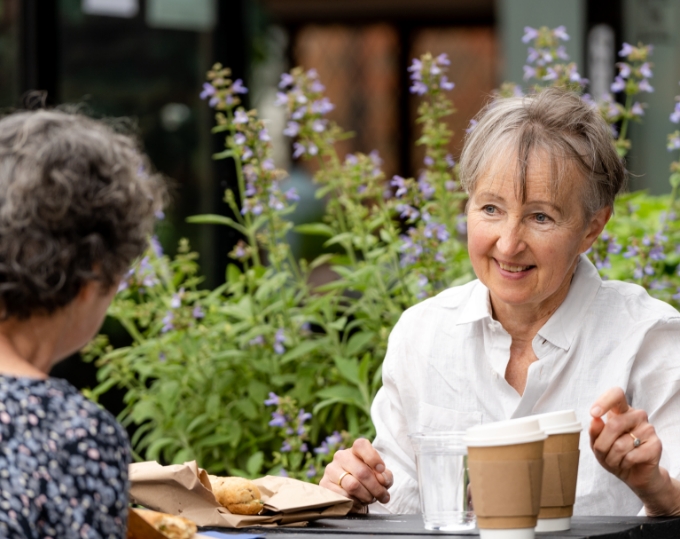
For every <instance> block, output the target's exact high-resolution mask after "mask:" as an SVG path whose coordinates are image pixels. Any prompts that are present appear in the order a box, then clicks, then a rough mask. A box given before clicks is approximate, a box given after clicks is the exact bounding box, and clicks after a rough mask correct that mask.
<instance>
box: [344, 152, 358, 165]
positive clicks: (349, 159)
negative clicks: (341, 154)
mask: <svg viewBox="0 0 680 539" xmlns="http://www.w3.org/2000/svg"><path fill="white" fill-rule="evenodd" d="M358 163H359V160H358V159H357V156H356V155H354V154H352V153H348V154H347V155H346V156H345V164H346V165H350V166H354V165H356V164H358Z"/></svg>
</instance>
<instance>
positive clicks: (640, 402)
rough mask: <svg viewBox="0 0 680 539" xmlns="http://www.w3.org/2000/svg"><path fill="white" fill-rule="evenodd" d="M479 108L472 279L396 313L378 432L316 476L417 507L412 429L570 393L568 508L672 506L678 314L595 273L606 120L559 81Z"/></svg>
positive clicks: (608, 171) (472, 185) (615, 510)
mask: <svg viewBox="0 0 680 539" xmlns="http://www.w3.org/2000/svg"><path fill="white" fill-rule="evenodd" d="M477 120H478V123H477V126H476V127H475V129H474V131H472V133H471V134H470V135H469V136H468V139H467V140H466V143H465V147H464V149H463V154H462V156H461V160H460V176H461V181H462V183H463V185H464V186H465V188H466V190H467V192H468V194H469V197H470V198H469V203H468V247H469V252H470V259H471V262H472V265H473V268H474V270H475V273H476V275H477V277H478V279H477V280H476V281H473V282H471V283H468V284H467V285H464V286H460V287H454V288H450V289H449V290H446V291H444V292H443V293H441V294H440V295H438V296H436V297H434V298H431V299H429V300H426V301H424V302H422V303H420V304H418V305H416V306H415V307H412V308H411V309H408V310H407V311H406V312H405V313H404V314H403V315H402V317H401V319H400V321H399V322H398V324H397V325H396V326H395V328H394V330H393V331H392V334H391V335H390V340H389V346H388V351H387V356H386V358H385V361H384V363H383V387H382V389H381V390H380V392H379V393H378V395H377V396H376V399H375V401H374V403H373V408H372V410H371V411H372V418H373V421H374V423H375V427H376V433H377V435H376V438H375V440H374V441H373V444H371V443H370V442H368V441H367V440H358V441H357V442H356V443H355V444H354V446H353V447H352V448H351V449H348V450H344V451H338V452H337V453H336V455H335V458H334V460H333V462H332V463H331V464H330V465H329V466H328V467H327V468H326V471H325V474H324V478H323V480H322V485H325V486H328V487H329V488H331V489H333V490H336V491H337V492H342V493H344V494H346V495H349V496H351V497H352V498H353V499H354V500H355V506H356V508H357V509H361V508H364V507H366V506H367V505H368V504H372V505H370V510H371V511H375V512H384V511H388V512H394V513H408V512H416V511H417V510H418V509H419V499H418V484H417V475H416V468H415V457H414V453H413V449H412V448H411V446H410V444H409V441H408V439H407V434H408V433H410V432H417V431H421V430H426V431H432V430H435V431H436V430H447V431H461V430H465V429H466V428H468V427H470V426H472V425H474V424H476V423H479V422H480V419H481V420H483V421H484V422H492V421H500V420H505V419H510V418H516V417H523V416H527V415H531V414H536V413H545V412H552V411H558V410H564V409H571V408H573V409H575V410H576V413H577V416H578V418H579V420H580V421H581V422H582V423H585V424H588V423H590V429H589V434H590V448H588V440H587V439H586V438H585V437H584V438H583V439H582V440H581V450H582V452H581V462H580V466H579V479H578V490H577V496H576V504H575V505H574V512H575V514H581V515H587V514H597V515H606V514H611V515H624V514H626V515H635V514H638V513H639V512H646V513H647V514H648V515H655V516H656V515H677V514H680V483H679V482H678V481H677V480H676V479H674V478H675V477H677V476H679V475H680V426H678V423H677V417H678V414H679V413H680V393H679V391H678V388H679V387H680V384H678V382H679V381H680V366H678V362H677V339H678V335H679V334H680V313H678V312H677V311H675V310H674V309H673V308H672V307H670V306H669V305H667V304H664V303H662V302H660V301H657V300H655V299H653V298H651V297H650V296H649V295H648V294H647V293H646V292H645V290H644V289H642V288H641V287H639V286H637V285H633V284H629V283H623V282H619V281H602V280H601V279H600V277H599V275H598V273H597V270H596V269H595V267H594V266H593V265H592V264H591V263H590V262H589V261H588V259H587V258H586V256H585V255H584V253H585V252H586V251H587V250H588V249H589V248H590V247H591V245H592V243H593V242H594V241H595V239H596V238H597V237H598V235H599V234H600V233H601V232H602V229H603V228H604V226H605V224H606V223H607V221H608V220H609V218H610V216H611V213H612V207H613V203H614V198H615V196H616V194H617V193H618V192H619V190H620V189H621V187H622V186H623V183H624V179H625V169H624V166H623V163H622V162H621V160H620V159H619V157H618V155H617V153H616V150H615V148H614V144H613V141H612V138H611V133H610V131H609V128H608V126H607V124H606V122H605V121H604V120H603V118H602V117H601V116H600V114H599V112H598V111H597V109H595V108H593V107H591V106H590V105H588V104H587V103H585V102H584V101H582V100H581V99H580V98H579V97H578V96H577V95H576V94H572V93H569V92H566V91H564V90H559V89H554V88H552V89H547V90H544V91H542V92H540V93H538V94H536V95H533V96H527V97H518V98H506V99H503V98H500V99H498V100H496V101H494V102H492V103H491V104H490V105H489V106H487V107H486V108H485V109H484V110H483V111H482V112H481V113H480V115H479V116H478V118H477ZM603 419H606V423H605V421H603ZM651 422H653V425H652V424H651ZM661 439H663V440H664V450H663V453H662V449H661V441H660V440H661ZM591 448H592V450H591ZM376 500H377V502H376Z"/></svg>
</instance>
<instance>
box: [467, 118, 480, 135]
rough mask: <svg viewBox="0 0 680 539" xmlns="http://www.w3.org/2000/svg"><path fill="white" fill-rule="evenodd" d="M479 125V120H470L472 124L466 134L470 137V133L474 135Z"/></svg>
mask: <svg viewBox="0 0 680 539" xmlns="http://www.w3.org/2000/svg"><path fill="white" fill-rule="evenodd" d="M478 123H479V122H477V120H475V119H474V118H473V119H472V120H470V124H469V125H468V126H467V129H466V130H465V132H466V133H467V134H468V135H469V134H470V133H472V132H473V131H474V130H475V127H477V124H478Z"/></svg>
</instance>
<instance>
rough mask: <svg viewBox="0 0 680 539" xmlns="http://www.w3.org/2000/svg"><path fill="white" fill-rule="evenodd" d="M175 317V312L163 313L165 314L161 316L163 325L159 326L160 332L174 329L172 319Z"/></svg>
mask: <svg viewBox="0 0 680 539" xmlns="http://www.w3.org/2000/svg"><path fill="white" fill-rule="evenodd" d="M174 318H175V314H174V313H173V312H172V311H167V312H166V313H165V316H164V317H163V320H162V322H163V327H162V328H161V333H167V332H168V331H172V330H173V329H175V326H174V325H173V323H172V321H173V319H174Z"/></svg>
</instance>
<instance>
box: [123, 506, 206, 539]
mask: <svg viewBox="0 0 680 539" xmlns="http://www.w3.org/2000/svg"><path fill="white" fill-rule="evenodd" d="M132 511H134V512H135V513H137V514H138V515H139V516H140V517H142V518H143V519H144V520H145V521H146V522H147V523H148V524H149V525H151V526H152V527H153V528H154V529H155V530H158V531H159V532H160V533H162V534H163V535H164V536H165V537H167V538H168V539H191V538H192V537H193V536H194V534H195V533H196V529H197V528H196V524H195V523H194V522H193V521H191V520H189V519H188V518H184V517H178V516H176V515H169V514H168V513H159V512H158V511H151V510H149V509H133V510H132ZM132 511H131V513H132Z"/></svg>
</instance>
